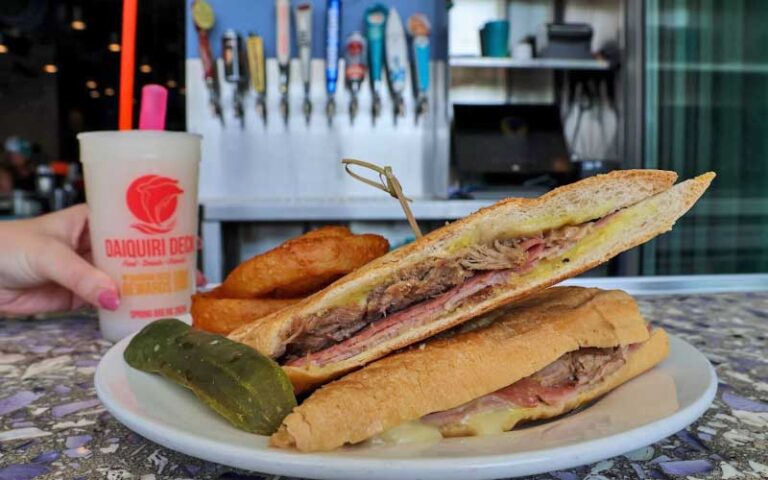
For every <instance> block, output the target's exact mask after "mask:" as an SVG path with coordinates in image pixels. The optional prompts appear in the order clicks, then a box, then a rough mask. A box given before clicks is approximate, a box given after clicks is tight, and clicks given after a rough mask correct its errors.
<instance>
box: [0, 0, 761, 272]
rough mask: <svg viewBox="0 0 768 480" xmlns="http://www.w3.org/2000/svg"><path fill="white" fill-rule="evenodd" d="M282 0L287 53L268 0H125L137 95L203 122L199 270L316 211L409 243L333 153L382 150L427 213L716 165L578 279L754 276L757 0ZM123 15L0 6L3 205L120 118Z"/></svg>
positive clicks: (313, 217) (32, 190)
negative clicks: (652, 223) (147, 91)
mask: <svg viewBox="0 0 768 480" xmlns="http://www.w3.org/2000/svg"><path fill="white" fill-rule="evenodd" d="M301 3H308V4H309V5H310V7H311V9H310V10H309V14H308V15H307V18H308V20H307V22H303V19H298V18H296V17H297V16H298V15H299V14H298V13H296V12H297V10H296V7H297V6H298V5H299V4H301ZM290 4H291V13H290V15H289V16H288V20H289V22H288V25H289V27H290V32H289V33H288V36H287V38H288V39H289V44H290V45H289V49H288V52H289V56H288V57H289V58H290V61H287V60H286V59H285V58H283V59H282V60H283V61H279V60H278V59H277V58H276V57H277V49H276V46H277V45H276V43H277V42H276V37H277V36H278V34H279V33H280V32H279V30H280V28H278V22H277V14H276V4H275V2H274V1H272V0H207V1H203V0H194V1H177V0H152V1H149V0H142V1H139V8H138V19H137V29H136V38H137V52H136V72H135V79H136V84H135V89H134V98H136V99H138V95H139V92H140V89H141V87H142V86H143V85H146V84H149V83H156V84H160V85H163V86H165V87H166V88H167V89H168V91H169V104H168V116H167V118H168V128H169V129H171V130H181V131H183V130H186V131H190V132H195V133H200V134H202V135H203V138H204V140H203V163H202V165H201V179H200V203H201V207H200V220H201V234H202V236H203V240H204V245H205V246H204V250H203V253H202V256H201V266H202V268H203V269H204V271H205V273H206V275H207V276H208V278H209V280H210V281H214V282H215V281H219V280H221V278H223V275H224V274H226V272H228V271H229V270H230V269H231V268H232V267H233V266H234V265H236V264H237V263H239V262H240V261H241V260H242V259H244V258H247V257H249V256H251V255H253V254H255V253H257V252H260V251H263V250H265V249H267V248H270V247H272V246H274V245H276V244H277V243H280V242H281V241H283V240H285V239H286V238H288V237H291V236H294V235H297V234H299V233H301V232H303V231H306V230H308V229H310V228H313V227H316V226H318V225H322V224H329V223H335V224H348V225H350V226H351V227H352V228H353V230H356V231H370V232H377V233H382V234H384V235H386V236H387V237H388V238H389V239H390V242H391V243H392V244H393V245H394V246H398V245H401V244H403V243H406V242H409V241H411V240H412V239H413V236H412V232H411V230H410V228H409V227H408V224H407V222H406V221H405V219H404V217H403V213H402V210H401V209H400V207H399V205H398V203H397V202H396V201H395V200H394V199H392V198H390V197H389V196H387V195H386V194H385V193H383V192H379V191H378V190H374V189H372V188H370V187H368V186H366V185H364V184H361V183H359V182H356V181H355V180H353V179H352V178H350V177H349V176H348V175H346V174H345V173H344V171H343V169H342V168H341V166H340V164H339V161H340V160H341V159H342V158H358V159H361V160H366V161H370V162H374V163H377V164H379V165H391V166H392V167H393V169H394V172H395V174H396V175H397V176H398V178H399V179H400V181H401V183H402V184H403V188H404V190H405V193H406V194H407V195H408V196H409V197H411V198H412V199H413V203H412V209H413V211H414V214H415V215H416V217H417V219H418V220H419V223H420V225H421V227H422V229H424V230H429V229H431V228H435V227H437V226H440V225H442V224H444V223H445V222H446V221H451V220H454V219H456V218H459V217H462V216H465V215H467V214H469V213H470V212H472V211H475V210H476V209H478V208H480V207H482V206H486V205H489V204H491V203H493V202H495V201H497V200H499V199H501V198H505V197H508V196H537V195H540V194H542V193H544V192H546V191H548V190H550V189H552V188H555V187H557V186H559V185H562V184H565V183H569V182H572V181H574V180H577V179H580V178H584V177H587V176H590V175H594V174H597V173H602V172H606V171H610V170H614V169H626V168H661V169H669V170H674V171H676V172H677V173H678V174H679V175H680V176H681V177H690V176H694V175H696V174H698V173H702V172H704V171H708V170H715V171H716V172H717V173H718V177H717V179H716V181H715V183H714V184H713V187H712V189H711V190H710V191H709V192H708V193H707V195H706V196H705V197H704V198H703V199H702V200H701V201H700V202H699V204H697V206H696V207H695V208H694V210H693V211H692V212H691V213H689V214H688V215H687V216H685V217H684V218H683V219H682V220H681V221H680V223H679V225H678V227H677V228H676V229H675V230H674V231H673V232H672V233H670V234H667V235H664V236H662V237H660V238H658V239H657V240H655V241H653V242H650V243H649V244H646V245H644V246H643V247H641V248H638V249H634V250H633V251H630V252H627V253H625V254H622V255H621V256H619V257H618V258H617V259H615V260H613V261H612V262H610V263H609V264H607V265H605V266H603V267H601V268H600V269H599V270H597V271H595V272H592V273H591V274H593V275H601V276H610V275H685V274H707V273H756V272H766V271H768V198H767V197H768V135H766V133H768V30H766V29H765V27H764V26H765V24H766V21H768V2H765V1H761V0H453V1H445V0H415V1H414V0H390V1H388V2H383V3H381V4H379V5H378V6H377V5H375V2H374V1H372V0H365V1H359V0H342V1H341V2H337V1H334V0H330V1H326V0H315V1H312V2H306V1H302V2H299V1H294V0H291V2H290ZM337 5H340V14H339V16H338V23H334V21H335V20H334V21H329V20H328V19H329V11H330V12H331V13H332V12H335V9H336V8H337ZM121 12H122V2H121V1H118V0H73V1H69V2H54V1H49V0H3V2H0V142H2V144H0V146H2V157H1V158H0V218H2V219H10V218H19V217H28V216H34V215H39V214H41V213H44V212H47V211H51V210H56V209H59V208H64V207H65V206H67V205H71V204H73V203H76V202H80V201H83V200H84V194H83V188H82V178H81V175H80V168H79V164H78V147H77V141H76V138H75V136H76V134H77V133H79V132H82V131H93V130H114V129H116V128H117V123H118V108H117V106H118V103H117V102H118V95H119V75H120V51H121V38H122V37H121V35H122V25H121ZM333 18H334V19H335V18H336V17H333ZM297 20H300V21H298V22H297ZM302 22H303V23H302ZM381 22H383V23H381ZM307 25H310V26H311V31H308V32H304V31H303V30H302V31H301V32H297V31H296V30H297V27H299V28H301V29H306V28H307ZM337 25H338V30H336V29H335V27H336V26H337ZM398 25H399V28H397V27H398ZM377 27H378V28H380V30H379V31H378V35H377V30H376V28H377ZM333 31H337V33H336V34H335V36H334V35H330V36H329V32H333ZM355 32H359V35H357V34H356V33H355ZM334 38H337V40H334ZM382 43H385V44H387V49H386V50H387V51H388V52H389V51H394V47H391V46H390V43H391V45H395V46H397V45H401V46H403V48H404V51H405V52H406V54H405V56H404V57H403V58H401V59H400V60H401V61H402V62H404V64H400V65H399V67H400V68H401V69H402V75H400V76H397V75H391V74H392V73H393V72H394V73H397V72H396V71H395V70H393V68H392V67H391V65H390V68H384V69H383V71H382V72H381V73H380V74H379V73H378V71H379V70H380V69H381V68H380V67H382V66H383V65H381V64H382V63H383V64H385V65H386V64H387V58H386V56H383V57H380V58H376V57H375V54H374V55H371V54H370V53H371V52H376V51H378V49H379V47H381V44H382ZM328 45H331V46H332V47H333V45H336V46H337V47H338V52H337V53H338V57H340V61H339V63H338V64H337V65H338V81H337V82H334V81H333V78H334V74H333V72H332V71H331V72H328V71H327V70H328V67H329V66H333V64H335V63H336V62H335V61H333V59H335V56H334V55H335V54H334V48H328ZM361 46H364V47H365V49H366V50H364V51H363V53H362V54H361V53H360V47H361ZM209 48H210V52H211V54H212V58H213V59H214V60H215V68H206V64H205V62H203V61H201V51H202V52H203V53H204V52H206V51H207V50H208V49H209ZM302 51H307V52H309V53H310V55H306V56H304V58H303V61H302V59H301V58H300V57H301V55H300V52H302ZM366 52H368V53H366ZM203 57H205V55H203ZM392 61H393V60H392V59H390V63H391V62H392ZM331 70H333V69H331ZM361 72H362V73H361ZM285 74H287V75H285ZM379 75H380V76H379ZM388 76H391V77H392V78H390V79H388ZM374 85H375V86H374ZM377 97H378V103H379V107H378V108H376V107H375V105H376V103H377V100H376V99H377ZM329 98H332V99H333V105H335V109H329V108H328V103H329ZM134 104H135V105H137V104H138V102H136V101H134ZM355 104H356V105H357V106H356V107H355V106H354V105H355Z"/></svg>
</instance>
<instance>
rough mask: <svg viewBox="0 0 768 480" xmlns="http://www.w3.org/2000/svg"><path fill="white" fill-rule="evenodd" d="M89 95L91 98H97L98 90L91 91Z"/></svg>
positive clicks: (98, 95)
mask: <svg viewBox="0 0 768 480" xmlns="http://www.w3.org/2000/svg"><path fill="white" fill-rule="evenodd" d="M89 95H90V96H91V98H99V97H100V96H101V94H100V93H99V91H98V90H91V91H90V92H89Z"/></svg>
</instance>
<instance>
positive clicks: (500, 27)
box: [480, 20, 509, 57]
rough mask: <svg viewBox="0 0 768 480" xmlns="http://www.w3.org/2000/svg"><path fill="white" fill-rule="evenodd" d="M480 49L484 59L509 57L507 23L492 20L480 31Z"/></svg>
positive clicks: (505, 21)
mask: <svg viewBox="0 0 768 480" xmlns="http://www.w3.org/2000/svg"><path fill="white" fill-rule="evenodd" d="M480 49H481V53H482V55H483V56H484V57H508V56H509V22H508V21H507V20H493V21H491V22H487V23H486V24H485V26H484V27H483V28H482V29H481V30H480Z"/></svg>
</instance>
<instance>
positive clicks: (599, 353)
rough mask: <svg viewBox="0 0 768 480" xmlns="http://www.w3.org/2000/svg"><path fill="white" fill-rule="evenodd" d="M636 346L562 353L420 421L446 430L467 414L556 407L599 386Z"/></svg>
mask: <svg viewBox="0 0 768 480" xmlns="http://www.w3.org/2000/svg"><path fill="white" fill-rule="evenodd" d="M636 346H639V344H636V345H631V346H622V347H616V348H581V349H579V350H575V351H573V352H569V353H566V354H565V355H563V356H562V357H560V358H559V359H557V360H556V361H555V362H553V363H551V364H549V365H548V366H547V367H546V368H544V369H542V370H539V371H538V372H536V373H534V374H533V375H531V376H529V377H525V378H523V379H522V380H519V381H517V382H515V383H513V384H511V385H509V386H507V387H505V388H502V389H501V390H497V391H495V392H493V393H489V394H488V395H484V396H482V397H480V398H477V399H475V400H472V401H471V402H468V403H465V404H464V405H460V406H458V407H456V408H452V409H450V410H445V411H442V412H437V413H432V414H429V415H427V416H425V417H423V418H422V419H421V420H422V421H423V422H424V423H427V424H429V425H433V426H436V427H441V428H446V427H448V426H450V425H456V424H461V423H462V422H464V421H465V420H466V419H467V418H469V417H470V416H471V415H475V414H478V413H483V412H488V411H492V410H499V409H505V408H514V407H520V408H531V407H538V406H542V405H550V406H559V405H563V404H564V403H565V402H566V401H568V400H570V399H571V398H573V397H574V396H575V395H576V394H578V393H579V391H581V390H583V389H585V388H588V387H589V386H592V385H595V384H596V383H599V382H600V381H602V380H603V379H604V378H606V377H607V376H608V375H610V374H612V373H614V372H616V371H617V370H619V369H620V368H621V367H622V366H624V364H625V363H626V361H627V355H628V354H629V353H630V352H631V351H632V350H634V349H635V348H636Z"/></svg>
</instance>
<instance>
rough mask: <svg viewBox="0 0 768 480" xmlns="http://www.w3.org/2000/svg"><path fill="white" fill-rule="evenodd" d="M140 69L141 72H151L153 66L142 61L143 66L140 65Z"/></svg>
mask: <svg viewBox="0 0 768 480" xmlns="http://www.w3.org/2000/svg"><path fill="white" fill-rule="evenodd" d="M139 71H140V72H141V73H150V72H152V66H151V65H150V64H148V63H142V64H141V66H140V67H139Z"/></svg>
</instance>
